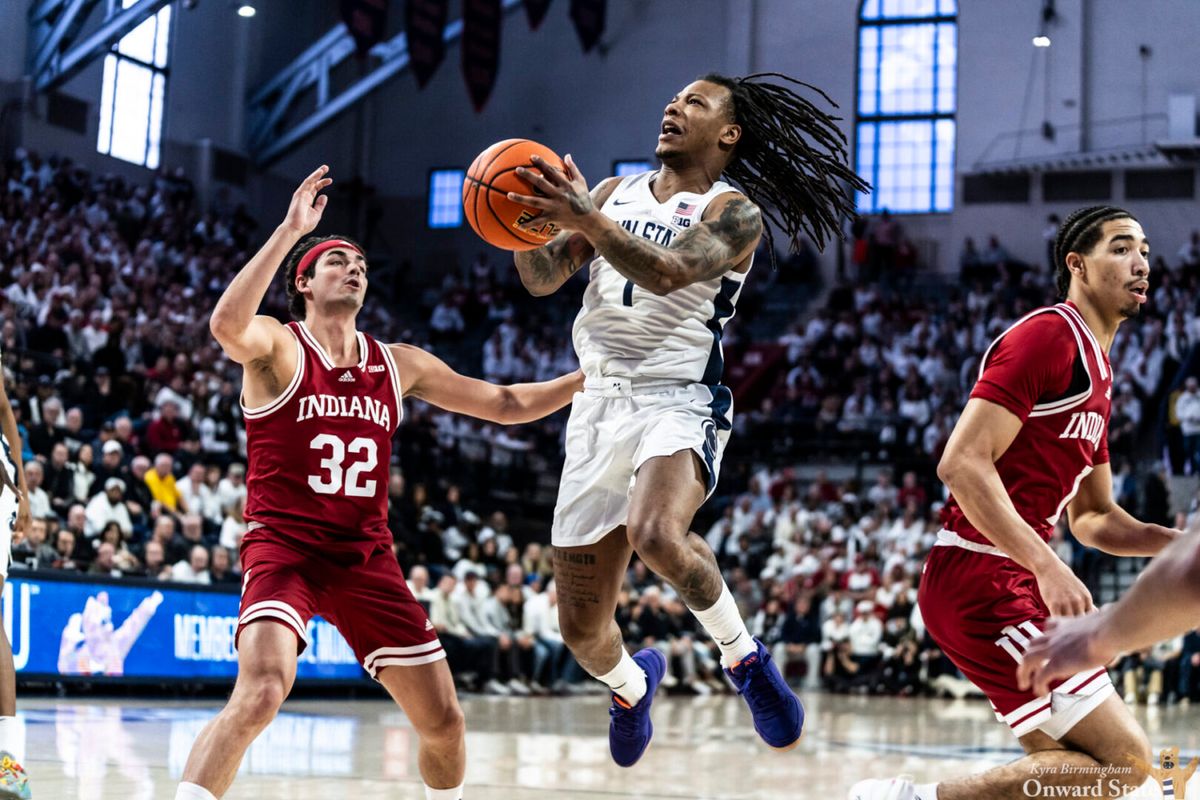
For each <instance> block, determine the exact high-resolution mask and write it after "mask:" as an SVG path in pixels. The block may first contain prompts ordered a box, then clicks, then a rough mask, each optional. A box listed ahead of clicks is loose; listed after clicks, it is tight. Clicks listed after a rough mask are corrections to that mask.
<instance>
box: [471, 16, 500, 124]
mask: <svg viewBox="0 0 1200 800" xmlns="http://www.w3.org/2000/svg"><path fill="white" fill-rule="evenodd" d="M462 69H463V77H464V78H466V81H467V92H468V93H469V94H470V95H471V102H472V103H473V104H474V105H475V111H476V112H479V111H482V110H483V107H484V106H485V105H487V100H488V97H489V96H491V94H492V87H493V86H495V85H496V73H497V72H498V71H499V70H500V0H463V38H462Z"/></svg>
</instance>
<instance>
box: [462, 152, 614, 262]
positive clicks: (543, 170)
mask: <svg viewBox="0 0 1200 800" xmlns="http://www.w3.org/2000/svg"><path fill="white" fill-rule="evenodd" d="M570 158H571V157H570V156H567V162H566V163H564V161H563V160H562V159H561V158H559V157H558V155H557V154H555V152H554V151H553V150H551V149H550V148H548V147H546V146H545V145H541V144H538V143H537V142H533V141H530V140H529V139H505V140H504V141H502V142H496V143H495V144H494V145H492V146H491V147H489V148H488V149H487V150H484V151H483V152H482V153H480V154H479V156H478V157H477V158H476V159H475V161H474V162H472V164H471V167H470V169H468V170H467V176H466V179H465V180H464V181H463V211H464V212H465V215H466V217H467V222H469V223H470V224H471V227H472V228H473V229H474V230H475V232H476V233H477V234H479V236H480V238H482V239H483V240H484V241H486V242H487V243H488V244H491V245H493V246H495V247H499V248H500V249H502V250H534V249H536V248H538V247H541V246H543V245H545V244H547V243H549V242H550V240H551V239H553V238H554V237H555V236H557V235H558V234H559V233H561V232H562V231H563V230H564V229H566V227H567V226H564V224H563V221H564V219H565V217H564V216H563V215H561V214H556V213H551V212H550V211H549V209H551V208H557V206H558V205H559V204H560V203H561V197H560V195H561V190H560V189H559V188H557V187H559V186H560V185H562V184H563V183H564V182H569V181H566V178H565V174H566V173H567V172H568V171H570V172H572V173H573V174H575V175H576V177H577V182H576V184H572V186H574V187H575V188H574V189H573V190H572V191H573V192H574V191H577V190H578V187H579V186H581V187H582V190H581V191H582V201H581V202H583V203H586V205H587V207H588V208H589V209H590V208H591V206H592V201H591V197H590V196H589V195H588V191H587V184H586V183H585V182H584V181H583V177H582V176H580V175H578V173H577V171H575V170H574V169H573V166H569V162H570Z"/></svg>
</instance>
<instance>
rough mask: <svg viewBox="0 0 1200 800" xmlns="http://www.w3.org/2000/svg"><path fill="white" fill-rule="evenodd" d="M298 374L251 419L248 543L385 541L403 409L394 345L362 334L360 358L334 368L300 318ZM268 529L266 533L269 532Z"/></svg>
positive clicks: (249, 412) (251, 412)
mask: <svg viewBox="0 0 1200 800" xmlns="http://www.w3.org/2000/svg"><path fill="white" fill-rule="evenodd" d="M287 327H288V330H289V331H291V333H292V335H293V337H295V340H296V361H297V366H296V373H295V374H294V375H293V376H292V380H291V382H290V383H289V384H288V386H287V388H286V389H285V390H284V392H283V394H281V395H280V396H279V397H277V398H276V399H275V400H274V401H273V402H271V403H269V404H267V405H265V406H262V407H260V408H246V407H245V405H243V406H242V410H243V415H244V416H245V418H246V451H247V453H248V455H249V460H250V465H249V469H248V470H247V475H246V513H245V517H246V522H247V528H248V530H247V532H246V536H245V541H246V542H253V541H254V540H256V539H268V538H272V537H273V536H274V535H275V534H279V535H282V536H284V537H286V538H288V539H291V540H293V541H294V542H295V543H297V544H299V545H301V546H304V545H320V546H322V547H325V548H328V546H329V545H331V544H335V543H340V542H353V543H363V542H370V543H376V542H383V543H386V544H388V545H389V546H390V544H391V534H390V533H389V532H388V527H387V484H388V467H389V465H390V463H391V459H392V435H393V434H394V433H395V431H396V426H397V425H398V424H399V423H400V415H401V414H402V413H403V410H402V407H401V405H400V399H401V391H400V378H399V375H398V374H397V371H396V364H395V362H394V361H393V360H392V356H391V354H390V353H389V352H388V351H387V349H386V348H385V347H384V346H383V345H382V344H381V343H379V342H377V341H376V340H374V339H372V338H371V337H370V336H366V335H365V334H362V333H359V334H358V351H359V354H360V358H359V362H358V364H356V365H354V366H352V367H335V366H334V365H333V363H332V362H331V361H330V360H329V356H328V354H327V353H326V352H325V350H324V349H323V348H322V347H321V345H320V344H318V342H317V340H316V337H314V336H313V334H312V332H311V331H309V329H308V328H307V327H306V326H305V324H304V323H303V322H299V323H297V322H290V323H288V326H287ZM268 531H269V533H268Z"/></svg>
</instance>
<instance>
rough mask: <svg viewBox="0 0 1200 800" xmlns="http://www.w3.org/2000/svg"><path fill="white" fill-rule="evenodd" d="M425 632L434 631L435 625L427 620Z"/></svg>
mask: <svg viewBox="0 0 1200 800" xmlns="http://www.w3.org/2000/svg"><path fill="white" fill-rule="evenodd" d="M425 630H427V631H431V630H433V623H432V622H430V621H429V620H425Z"/></svg>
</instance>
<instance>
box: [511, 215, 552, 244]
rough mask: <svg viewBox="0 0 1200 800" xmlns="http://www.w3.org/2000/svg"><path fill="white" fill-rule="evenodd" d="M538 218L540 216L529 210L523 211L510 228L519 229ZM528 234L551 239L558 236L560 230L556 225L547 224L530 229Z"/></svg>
mask: <svg viewBox="0 0 1200 800" xmlns="http://www.w3.org/2000/svg"><path fill="white" fill-rule="evenodd" d="M538 216H540V215H539V214H536V213H534V212H532V211H530V210H529V209H525V210H524V211H522V212H521V214H520V216H518V217H517V219H516V221H515V222H513V225H512V226H513V228H520V227H521V226H522V225H524V224H526V223H527V222H530V221H532V220H534V219H537V217H538ZM529 232H530V233H536V234H537V235H538V236H544V237H546V238H547V239H553V238H554V237H555V236H558V234H559V233H561V232H562V229H561V228H559V227H558V226H557V225H555V224H554V223H553V222H547V223H544V224H542V225H540V226H538V227H536V228H530V229H529Z"/></svg>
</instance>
